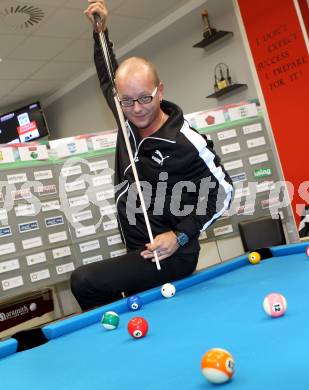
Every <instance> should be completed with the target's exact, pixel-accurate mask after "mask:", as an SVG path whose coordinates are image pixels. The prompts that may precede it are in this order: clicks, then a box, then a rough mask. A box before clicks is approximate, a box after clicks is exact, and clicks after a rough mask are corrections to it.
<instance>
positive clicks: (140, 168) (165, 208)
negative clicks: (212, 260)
mask: <svg viewBox="0 0 309 390" xmlns="http://www.w3.org/2000/svg"><path fill="white" fill-rule="evenodd" d="M105 35H106V37H107V42H108V47H109V55H110V59H111V62H112V66H113V68H114V71H115V70H116V68H117V61H116V59H115V55H114V53H113V49H112V46H113V45H112V43H111V42H110V41H109V39H108V32H105ZM94 39H95V51H94V59H95V65H96V69H97V74H98V77H99V81H100V85H101V89H102V91H103V94H104V96H105V98H106V100H107V103H108V104H109V106H110V108H111V110H112V111H113V113H114V115H115V118H116V121H117V124H118V127H119V132H118V137H117V146H116V155H115V186H116V189H115V200H116V205H117V212H118V222H119V226H120V232H121V236H122V239H123V242H124V244H125V245H126V246H127V248H128V249H129V250H134V249H138V248H142V247H144V245H145V244H146V243H148V242H150V240H149V236H148V233H147V228H146V223H145V220H144V216H143V213H142V210H141V207H140V202H139V198H138V196H137V190H136V186H135V184H134V183H135V180H134V177H133V173H132V169H131V164H130V161H129V158H128V153H127V149H126V145H125V141H124V137H123V134H122V131H121V127H120V125H119V122H118V117H117V113H116V107H115V103H114V97H113V92H112V85H111V83H110V80H109V77H108V73H107V70H106V66H105V61H104V57H103V54H102V51H101V48H100V44H99V39H98V35H97V34H95V33H94ZM161 108H162V110H163V111H164V112H165V113H167V114H168V115H169V118H168V120H167V122H166V123H165V124H164V125H163V126H162V127H161V128H160V129H159V130H157V131H156V132H155V133H154V134H152V135H151V136H150V137H146V138H143V139H142V140H141V139H140V138H139V135H138V129H137V128H136V127H135V126H134V125H133V124H132V123H130V122H128V121H127V132H128V136H129V140H130V144H131V147H132V152H133V156H134V159H135V164H136V168H137V172H138V175H139V179H140V182H141V186H142V190H143V195H144V198H145V204H146V208H147V214H148V217H149V221H150V225H151V228H152V233H153V236H154V237H155V236H156V235H157V234H160V233H164V232H167V231H170V230H174V231H175V230H177V231H179V232H185V233H186V234H187V235H188V236H189V237H190V241H189V243H188V244H187V245H185V246H184V247H181V248H179V250H178V251H179V252H181V253H193V252H197V251H198V250H199V244H198V236H199V234H200V232H202V231H203V230H205V229H207V228H208V227H209V226H210V225H211V224H212V223H213V222H214V221H215V220H216V219H218V218H219V217H220V216H221V215H222V214H223V213H224V211H225V210H226V209H227V208H228V207H229V205H230V202H231V198H232V193H233V186H232V181H231V179H230V177H229V176H228V174H227V173H226V171H225V170H224V168H223V167H222V165H221V164H220V159H219V157H218V156H217V155H216V153H215V152H214V150H213V149H212V147H211V146H212V145H211V144H210V142H209V141H207V138H206V137H204V136H202V135H200V134H199V133H198V132H197V131H195V130H194V129H192V128H190V126H189V124H188V123H187V121H186V120H185V119H184V117H183V113H182V111H181V109H180V108H179V107H178V106H176V105H175V104H173V103H171V102H168V101H163V102H162V103H161ZM136 210H139V211H138V212H136Z"/></svg>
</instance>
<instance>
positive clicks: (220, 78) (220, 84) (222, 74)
mask: <svg viewBox="0 0 309 390" xmlns="http://www.w3.org/2000/svg"><path fill="white" fill-rule="evenodd" d="M214 73H215V84H214V89H215V91H219V90H220V89H223V88H226V87H228V86H229V85H231V84H232V78H231V76H230V69H229V67H228V66H227V65H226V64H224V63H223V62H219V64H217V65H216V66H215V72H214Z"/></svg>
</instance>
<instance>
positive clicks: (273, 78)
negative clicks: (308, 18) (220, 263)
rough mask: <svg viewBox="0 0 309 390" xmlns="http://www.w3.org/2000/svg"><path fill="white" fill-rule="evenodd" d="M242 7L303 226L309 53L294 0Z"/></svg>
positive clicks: (242, 0)
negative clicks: (301, 214) (301, 215)
mask: <svg viewBox="0 0 309 390" xmlns="http://www.w3.org/2000/svg"><path fill="white" fill-rule="evenodd" d="M238 5H239V9H240V13H241V16H242V19H243V23H244V26H245V30H246V34H247V37H248V41H249V45H250V49H251V53H252V57H253V60H254V63H255V67H256V70H257V74H258V78H259V81H260V85H261V89H262V93H263V95H264V99H265V103H266V107H267V111H268V115H269V118H270V122H271V127H272V130H273V133H274V138H275V141H276V145H277V148H278V153H279V158H280V161H281V164H282V168H283V172H284V176H285V180H287V181H290V182H291V183H292V184H293V186H294V194H293V200H292V207H293V210H294V216H295V219H296V222H297V223H298V222H299V214H300V213H301V211H302V209H303V205H304V204H306V203H309V192H308V186H309V117H308V114H309V58H308V50H307V47H306V44H305V40H304V36H303V33H302V30H301V27H300V24H299V19H298V16H297V13H296V9H295V6H294V3H293V0H271V1H270V0H259V1H257V2H254V4H253V3H252V2H251V1H248V0H238ZM305 181H307V184H306V183H304V182H305ZM291 195H292V194H291Z"/></svg>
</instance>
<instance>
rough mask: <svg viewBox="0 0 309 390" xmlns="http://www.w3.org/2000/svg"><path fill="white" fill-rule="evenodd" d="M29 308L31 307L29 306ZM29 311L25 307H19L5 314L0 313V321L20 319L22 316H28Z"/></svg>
mask: <svg viewBox="0 0 309 390" xmlns="http://www.w3.org/2000/svg"><path fill="white" fill-rule="evenodd" d="M30 306H31V305H30ZM28 313H29V309H28V307H27V306H26V305H23V306H20V307H18V308H17V309H15V310H11V311H7V312H6V313H0V321H2V322H3V321H7V320H10V319H12V318H16V317H20V316H22V315H25V314H28Z"/></svg>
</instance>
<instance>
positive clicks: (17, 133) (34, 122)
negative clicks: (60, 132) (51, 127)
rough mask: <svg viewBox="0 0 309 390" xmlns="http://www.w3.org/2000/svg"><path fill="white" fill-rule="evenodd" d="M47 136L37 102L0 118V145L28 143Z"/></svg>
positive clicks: (43, 117) (41, 111)
mask: <svg viewBox="0 0 309 390" xmlns="http://www.w3.org/2000/svg"><path fill="white" fill-rule="evenodd" d="M48 134H49V131H48V126H47V122H46V119H45V115H44V112H43V109H42V107H41V105H40V103H39V102H34V103H32V104H29V105H28V106H25V107H21V108H18V109H17V110H14V111H11V112H8V113H6V114H3V115H1V116H0V144H8V143H18V142H22V143H23V142H29V141H33V140H37V139H39V138H42V137H46V136H48Z"/></svg>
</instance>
